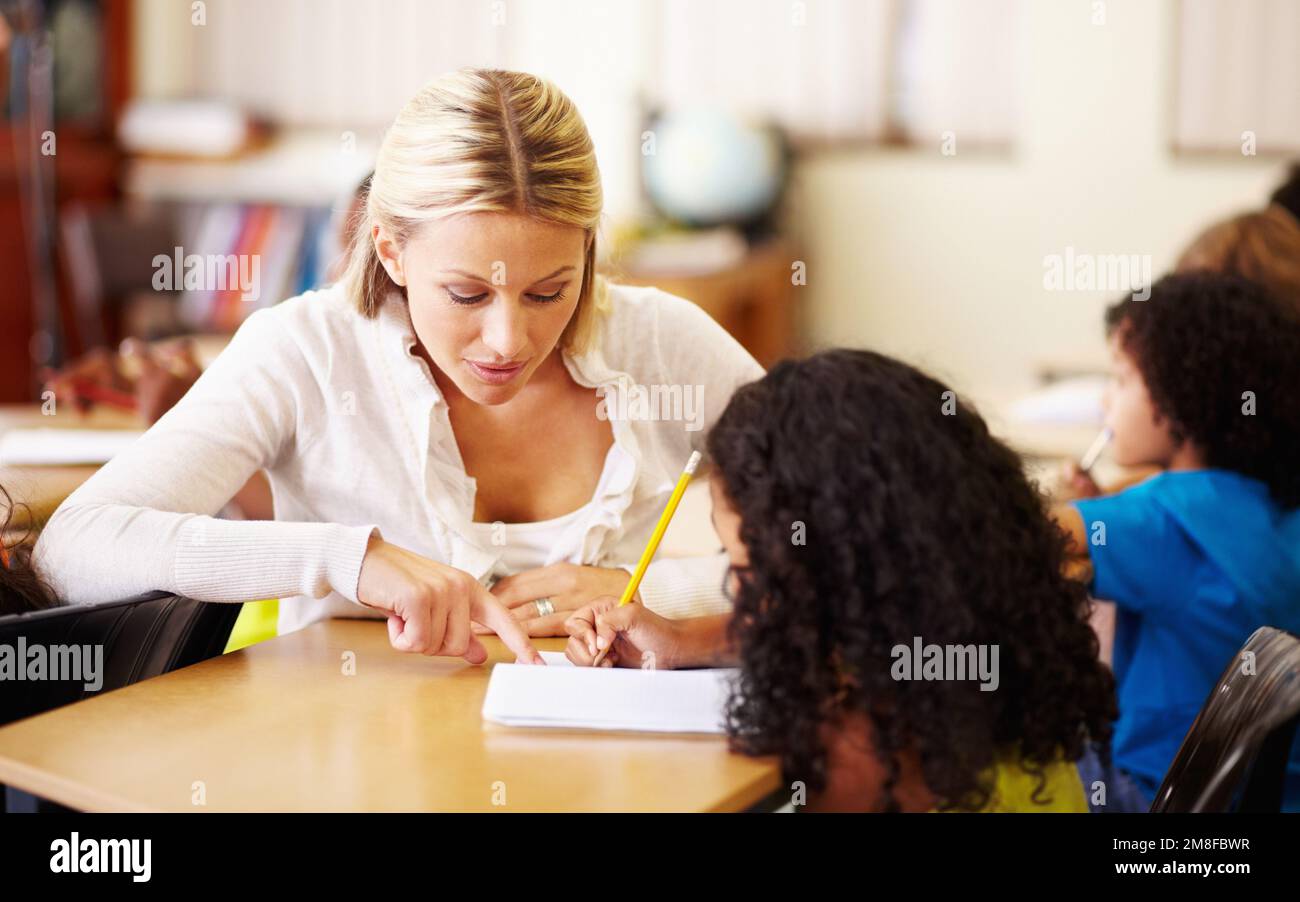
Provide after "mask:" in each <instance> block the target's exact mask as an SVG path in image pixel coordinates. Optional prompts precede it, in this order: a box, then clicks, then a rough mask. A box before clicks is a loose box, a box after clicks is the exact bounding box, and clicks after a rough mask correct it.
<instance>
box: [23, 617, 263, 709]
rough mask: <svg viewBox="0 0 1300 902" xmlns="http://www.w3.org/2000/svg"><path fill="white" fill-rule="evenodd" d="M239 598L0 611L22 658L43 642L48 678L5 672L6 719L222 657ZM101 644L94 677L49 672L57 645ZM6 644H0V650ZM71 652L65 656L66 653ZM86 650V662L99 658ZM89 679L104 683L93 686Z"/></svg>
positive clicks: (83, 663) (92, 645) (72, 646)
mask: <svg viewBox="0 0 1300 902" xmlns="http://www.w3.org/2000/svg"><path fill="white" fill-rule="evenodd" d="M239 610H240V605H238V604H216V603H205V602H201V601H194V600H193V599H189V598H181V597H178V596H176V595H169V594H167V593H165V592H153V593H150V594H148V595H141V596H138V597H136V598H129V599H126V600H124V601H116V602H110V603H107V604H96V605H59V606H56V607H52V608H47V609H45V610H42V611H35V612H30V613H25V614H11V615H8V616H6V617H0V646H8V647H9V652H8V653H9V654H11V655H13V656H14V659H13V660H15V662H16V663H17V664H19V665H22V664H24V662H23V661H18V660H17V657H18V654H19V652H20V651H22V650H26V651H27V656H28V659H29V660H30V650H31V649H32V648H33V647H35V646H41V647H42V648H43V650H44V651H43V654H44V655H45V657H46V659H47V674H48V675H47V677H46V678H45V679H39V680H30V679H22V680H18V679H0V725H2V724H6V723H9V722H11V721H14V720H18V719H20V718H23V717H30V716H32V715H34V714H40V713H42V712H44V711H48V710H50V709H52V708H57V707H59V706H60V705H66V704H70V703H72V702H75V701H78V700H80V699H82V698H87V697H90V696H94V695H99V694H100V693H103V692H110V691H112V690H113V689H120V688H122V687H123V686H129V685H130V684H132V683H135V682H138V681H140V680H145V679H148V678H149V677H153V676H158V675H159V674H162V673H167V672H168V671H171V670H176V669H177V668H179V667H186V666H188V665H190V664H196V663H198V662H199V661H203V660H206V659H208V658H212V657H216V656H217V655H219V654H221V652H222V651H223V650H224V649H225V647H226V642H227V641H228V640H229V639H230V631H231V629H233V628H234V625H235V620H236V619H237V618H238V617H239ZM77 647H81V648H83V649H84V648H89V649H91V650H92V651H91V654H92V655H93V654H95V653H96V652H94V649H96V648H97V647H100V648H102V652H99V653H98V654H100V655H101V657H100V662H101V663H100V666H99V670H100V671H101V672H99V673H97V674H94V676H95V680H93V681H92V680H88V679H84V677H85V676H86V674H82V677H83V678H82V679H51V678H50V677H53V676H65V675H66V674H65V673H53V672H50V671H49V663H50V662H52V661H53V659H54V657H55V654H56V652H55V651H54V650H55V649H60V648H62V649H74V648H77ZM4 653H5V650H3V649H0V654H4ZM65 660H66V658H65ZM92 660H93V659H92V658H89V657H84V656H83V657H81V665H82V666H83V667H85V668H87V669H89V668H90V667H92V666H93V664H92ZM88 682H97V683H100V685H99V687H98V688H97V689H87V688H86V684H87V683H88Z"/></svg>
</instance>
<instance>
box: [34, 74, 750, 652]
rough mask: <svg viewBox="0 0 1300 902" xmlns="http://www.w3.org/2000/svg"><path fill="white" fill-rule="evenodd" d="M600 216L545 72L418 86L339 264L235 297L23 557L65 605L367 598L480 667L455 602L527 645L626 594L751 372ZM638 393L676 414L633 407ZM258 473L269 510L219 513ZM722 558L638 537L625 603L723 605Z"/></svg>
mask: <svg viewBox="0 0 1300 902" xmlns="http://www.w3.org/2000/svg"><path fill="white" fill-rule="evenodd" d="M600 214H601V188H600V176H599V173H598V171H597V167H596V158H595V153H594V151H593V148H592V143H591V138H590V136H589V135H588V133H587V129H586V126H585V124H584V123H583V121H582V118H581V116H580V115H579V113H578V111H577V109H576V108H575V107H574V105H573V103H572V102H571V101H570V100H569V98H568V97H566V96H565V95H564V94H563V93H562V92H560V91H559V90H558V89H557V88H556V87H555V86H554V85H552V84H550V83H549V82H547V81H545V80H543V79H540V78H537V77H535V76H532V75H528V74H525V73H519V72H506V71H500V70H484V69H478V70H461V71H459V72H455V73H451V74H449V75H446V76H444V77H442V78H439V79H437V80H435V81H433V82H432V83H430V84H429V85H427V86H426V87H425V88H424V89H423V90H421V91H420V93H419V94H417V95H416V96H415V97H414V98H413V99H412V100H411V101H410V102H409V103H408V104H407V105H406V107H405V108H404V109H403V110H402V111H401V112H400V113H399V114H398V116H397V118H396V120H395V121H394V123H393V125H392V126H391V128H390V129H389V131H388V133H387V135H386V136H385V138H384V141H383V144H382V146H381V148H380V151H379V156H378V160H377V162H376V166H375V173H374V177H373V181H372V184H371V188H370V192H369V195H368V198H367V201H366V205H365V210H364V213H363V215H362V216H361V217H360V222H359V224H358V228H357V231H356V234H355V237H354V239H353V246H352V250H351V256H350V260H349V264H348V269H347V272H346V274H345V275H344V277H343V278H342V280H341V281H340V282H339V283H337V284H336V285H334V286H332V287H330V288H327V289H325V290H323V291H319V292H308V293H307V294H305V295H302V296H299V297H296V298H292V299H290V300H287V301H284V302H283V303H280V304H277V305H275V306H274V307H270V308H267V309H265V310H259V311H258V312H256V313H254V314H252V315H251V316H250V317H249V318H248V319H247V320H246V321H245V323H244V325H243V326H242V327H241V328H240V329H239V331H238V332H237V333H236V335H235V336H234V338H233V339H232V341H231V343H230V345H229V347H228V348H227V349H226V350H225V351H224V352H223V353H222V354H221V355H220V357H219V358H218V359H217V360H216V361H214V362H213V364H212V365H211V366H210V367H209V368H208V369H207V370H206V371H205V372H204V373H203V375H202V376H201V377H200V378H199V380H198V382H197V383H196V384H195V385H194V388H193V389H191V390H190V392H189V393H188V394H187V395H186V396H185V397H184V398H183V399H182V400H181V401H180V403H179V404H177V405H176V406H175V407H174V408H173V409H172V410H171V411H169V412H168V413H167V414H166V415H165V416H163V417H162V419H160V420H159V421H158V422H157V424H155V425H154V426H153V427H152V428H151V429H150V430H149V431H148V432H147V433H146V434H145V435H144V436H143V437H142V438H141V439H140V441H138V442H137V443H135V444H134V445H133V446H132V447H131V448H130V449H129V450H127V451H124V452H123V453H121V454H120V455H119V456H117V457H116V458H114V459H113V460H112V461H111V462H110V463H109V464H108V465H107V466H105V467H104V468H103V469H101V470H100V471H99V472H98V473H97V474H96V475H95V476H94V477H93V478H91V479H90V480H89V481H88V482H87V483H86V484H85V485H83V486H82V487H81V488H80V489H78V490H77V491H76V492H75V493H73V495H72V496H71V497H69V498H68V499H67V501H65V502H64V503H63V505H62V506H61V507H60V508H59V509H58V511H57V512H56V513H55V514H54V516H53V517H52V518H51V520H50V522H49V523H48V524H47V526H46V528H45V530H44V531H43V533H42V534H41V537H40V540H39V542H38V544H37V547H36V549H35V561H36V565H37V567H38V569H39V571H40V573H41V574H42V576H43V577H44V579H46V580H47V581H48V583H49V584H50V585H51V587H52V588H53V589H54V591H55V592H56V594H57V595H58V596H59V597H60V598H62V599H63V600H64V601H67V602H71V603H96V602H103V601H108V600H111V599H116V598H122V597H126V596H130V595H133V594H136V593H139V592H143V591H148V590H156V589H162V590H166V591H170V592H175V593H178V594H181V595H185V596H189V597H191V598H196V599H200V600H205V601H230V602H237V601H245V600H249V599H259V598H270V597H279V598H281V599H282V602H281V605H280V622H279V629H280V632H282V633H283V632H287V631H290V630H294V629H298V628H300V627H302V626H304V625H306V624H309V623H312V622H314V621H317V620H321V619H324V618H327V617H334V616H341V617H375V618H386V619H387V621H388V630H389V638H390V640H391V642H392V645H393V647H394V648H396V649H399V650H402V651H411V652H419V653H424V654H441V655H456V656H463V657H465V659H466V660H468V661H471V662H475V663H478V662H481V661H483V660H484V659H485V656H486V652H485V650H484V649H483V647H482V645H481V644H480V643H479V642H478V641H477V639H476V638H475V636H474V634H475V632H477V631H480V630H476V628H475V625H479V627H480V628H486V629H487V630H491V631H495V632H497V633H498V634H500V635H501V637H502V638H503V639H504V640H505V641H506V643H507V644H508V645H509V646H510V647H511V648H512V650H513V651H514V652H515V653H516V654H517V655H518V656H519V658H520V659H521V660H524V661H538V660H540V659H539V658H537V656H536V653H535V652H534V650H533V648H532V646H531V644H530V643H529V641H528V638H527V636H528V635H534V636H539V635H564V626H563V624H564V621H565V620H566V619H567V617H568V616H569V614H570V613H572V611H574V610H576V609H577V608H579V607H582V606H583V605H585V604H587V603H588V602H590V601H592V600H593V599H595V598H598V597H600V596H605V595H611V594H613V595H617V594H619V593H620V592H621V591H622V590H623V588H624V586H625V585H626V582H627V580H628V579H629V571H628V569H626V568H628V567H630V566H631V565H632V564H634V563H635V561H636V560H637V557H638V555H639V553H640V551H641V549H642V547H643V546H644V544H645V542H646V539H647V537H648V536H649V533H650V531H651V529H652V528H653V526H654V523H655V521H656V518H657V517H658V515H659V513H660V511H661V510H662V509H663V506H664V503H665V501H666V499H667V497H668V494H669V492H670V491H671V488H672V485H673V482H674V481H675V479H676V477H677V475H678V473H680V471H681V468H682V466H683V464H684V463H685V461H686V459H687V458H688V457H689V455H690V453H691V451H693V450H696V449H700V448H701V447H702V445H703V437H704V436H705V435H706V434H707V430H708V428H709V427H710V426H711V425H712V424H713V422H714V421H715V420H716V419H717V417H718V416H719V415H720V413H721V412H722V410H723V408H725V407H726V405H727V402H728V401H729V399H730V397H731V395H732V393H733V392H734V391H735V389H736V388H737V387H739V386H740V385H742V384H744V383H747V382H750V381H752V380H754V379H756V378H758V377H760V376H761V375H762V370H761V368H760V367H759V366H758V364H757V363H756V362H755V361H754V360H753V358H752V357H750V355H749V354H748V353H746V352H745V351H744V349H743V348H741V347H740V345H739V344H738V343H737V342H736V341H735V340H734V339H733V338H731V336H730V335H728V334H727V333H726V331H724V330H723V329H722V328H721V327H720V326H719V325H718V324H717V323H715V322H714V321H713V320H712V319H710V318H709V317H708V316H707V315H706V314H704V313H703V312H702V311H701V310H700V309H699V308H697V307H695V306H694V305H692V304H691V303H689V302H687V301H685V300H682V299H680V298H676V297H673V296H671V295H668V294H666V293H664V292H662V291H659V290H657V289H653V288H630V287H625V286H618V285H613V284H608V283H606V282H605V280H604V279H602V278H601V277H600V276H598V275H597V274H596V272H595V261H596V231H597V227H598V225H599V220H600ZM652 391H653V392H654V397H657V398H661V399H662V398H666V397H673V396H675V395H677V394H679V393H680V394H684V393H689V395H690V397H692V398H693V399H695V400H697V401H699V402H700V410H699V411H698V412H697V413H696V414H695V416H694V417H693V419H688V418H686V417H684V416H680V415H678V414H679V413H680V411H681V410H682V409H684V408H683V407H682V406H681V405H678V406H673V407H670V406H669V405H660V406H659V408H656V407H655V406H654V405H649V406H647V405H645V404H644V403H641V404H637V403H629V399H630V398H632V397H633V396H635V397H638V398H640V399H642V401H644V399H645V397H647V395H648V394H649V393H650V392H652ZM624 411H627V412H629V413H628V415H627V416H626V417H624V418H621V419H620V418H616V417H615V416H612V415H611V414H618V413H620V412H624ZM258 470H265V471H266V473H267V475H268V477H269V481H270V484H271V488H272V492H273V495H274V509H275V519H274V520H273V521H227V520H218V519H215V518H214V517H213V514H215V513H216V512H217V511H219V510H220V509H221V507H222V506H223V505H224V504H225V503H226V502H227V501H228V500H229V499H230V498H231V496H232V495H233V494H234V493H235V492H236V491H237V490H238V489H239V487H240V486H242V485H244V483H245V482H246V481H247V479H248V478H249V476H251V475H252V474H253V473H255V472H257V471H258ZM725 572H726V559H725V556H724V555H722V554H717V555H711V556H705V557H699V558H685V559H676V560H672V559H666V560H660V561H658V562H656V563H655V564H653V565H652V566H651V567H650V570H649V571H648V572H647V574H646V576H645V578H644V580H643V581H642V583H641V588H640V592H639V595H640V600H641V602H642V603H643V604H644V605H645V606H646V607H647V608H649V609H650V610H652V611H656V612H657V613H660V614H662V615H664V616H667V617H673V618H676V617H686V616H700V615H707V614H711V613H718V612H721V611H725V610H728V609H729V604H728V602H727V601H726V599H725V598H724V597H723V595H722V591H721V587H722V582H723V576H724V574H725ZM489 586H491V588H490V589H489V588H488V587H489Z"/></svg>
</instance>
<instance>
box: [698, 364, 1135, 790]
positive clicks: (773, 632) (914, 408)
mask: <svg viewBox="0 0 1300 902" xmlns="http://www.w3.org/2000/svg"><path fill="white" fill-rule="evenodd" d="M708 446H709V453H710V454H711V456H712V459H713V462H714V464H715V465H716V466H717V468H718V471H719V476H720V478H721V480H722V485H723V487H724V489H725V492H726V495H727V496H728V497H729V499H730V501H731V503H732V504H733V506H734V507H735V509H736V510H737V512H738V513H739V514H740V517H741V531H740V536H741V540H742V542H743V543H744V545H745V547H746V549H747V551H748V553H749V558H750V561H751V564H750V565H749V566H748V567H745V568H741V569H738V570H737V572H736V576H737V579H738V581H739V590H738V595H737V598H736V605H735V617H734V618H733V621H732V631H733V632H732V637H733V640H734V641H735V642H736V643H737V646H738V649H739V653H740V660H741V668H742V669H741V677H740V681H739V683H738V685H737V688H736V692H735V693H734V694H733V696H732V699H731V702H730V705H729V711H728V719H729V731H730V733H731V735H732V737H733V740H734V741H735V743H736V744H737V746H738V747H739V748H740V749H741V750H743V751H746V752H749V753H752V754H776V755H779V756H780V758H781V761H782V766H783V770H784V772H785V774H786V776H787V778H788V779H792V780H802V781H804V783H805V785H807V786H808V787H809V788H810V789H811V790H813V791H819V790H822V789H824V788H825V782H826V770H827V752H826V746H825V743H824V741H823V738H824V734H823V733H822V730H823V729H824V728H826V727H828V726H829V727H830V728H832V729H834V727H835V724H836V723H837V722H841V721H842V720H843V719H844V718H848V717H855V716H864V717H865V718H866V720H867V723H868V724H869V726H870V727H871V731H872V737H871V738H872V747H873V750H874V753H875V754H876V755H877V756H878V758H879V760H880V762H881V764H882V765H883V766H884V767H885V769H886V774H887V778H886V783H885V786H884V794H885V798H886V800H887V806H888V807H889V808H891V809H893V808H896V807H897V802H896V800H895V799H894V796H893V789H894V787H895V786H896V784H897V778H898V773H899V757H900V755H901V754H902V753H904V752H909V753H910V752H915V753H917V754H918V756H919V761H920V765H921V768H922V772H923V775H924V779H925V784H926V786H927V788H928V789H929V790H930V791H931V792H932V793H933V794H934V795H935V796H936V797H938V799H939V800H940V802H939V804H940V807H942V808H946V809H968V810H978V809H980V808H983V807H985V805H986V804H987V803H988V801H989V799H990V798H991V794H992V790H993V770H992V768H993V767H994V765H996V764H998V763H999V762H1002V761H1005V760H1007V757H1008V756H1016V757H1018V758H1019V759H1020V761H1021V762H1023V765H1024V767H1025V768H1026V770H1027V771H1028V772H1030V773H1031V774H1036V775H1037V776H1038V782H1037V788H1036V790H1035V793H1036V794H1037V793H1038V792H1041V791H1042V790H1043V788H1044V787H1045V784H1046V776H1045V773H1044V768H1045V766H1046V765H1048V764H1053V763H1056V762H1059V761H1062V760H1064V761H1074V760H1077V759H1078V758H1079V757H1080V756H1081V755H1082V753H1083V751H1084V745H1085V742H1086V741H1089V740H1095V741H1098V742H1099V743H1101V745H1102V746H1103V747H1105V748H1108V747H1109V741H1110V735H1111V722H1112V721H1113V720H1114V719H1115V717H1116V705H1115V691H1114V679H1113V677H1112V676H1111V674H1110V671H1109V670H1108V669H1107V668H1106V667H1105V666H1104V665H1103V664H1102V663H1101V662H1100V661H1099V660H1098V642H1097V637H1096V635H1095V634H1094V633H1093V631H1092V629H1091V627H1090V626H1089V624H1088V615H1089V604H1090V603H1089V600H1088V597H1087V594H1086V592H1085V590H1084V587H1083V586H1082V585H1081V584H1080V583H1077V582H1074V581H1072V580H1070V579H1068V578H1067V577H1066V576H1065V575H1064V574H1063V571H1062V567H1063V565H1064V563H1065V560H1066V555H1065V541H1066V540H1065V537H1064V535H1063V534H1062V533H1061V532H1060V531H1059V530H1058V529H1057V528H1056V526H1055V525H1054V524H1053V521H1052V520H1050V519H1049V517H1048V514H1047V511H1046V503H1045V500H1044V498H1043V497H1042V496H1040V494H1039V493H1038V491H1037V490H1036V489H1035V488H1034V487H1033V486H1032V485H1031V484H1030V483H1029V481H1028V480H1027V479H1026V477H1025V475H1024V473H1023V471H1022V469H1021V462H1020V460H1019V459H1018V458H1017V456H1016V455H1015V454H1014V453H1013V452H1011V451H1010V450H1009V449H1008V448H1007V447H1006V446H1005V445H1003V444H1002V443H1001V442H999V441H998V440H997V439H995V438H993V437H992V436H991V435H990V434H989V431H988V428H987V427H986V426H985V424H984V421H983V420H982V419H981V418H980V416H979V415H978V414H977V413H976V412H975V411H974V410H973V409H972V408H971V407H969V406H967V405H966V404H964V403H960V402H958V400H957V398H956V395H955V394H952V393H950V392H949V390H948V388H947V387H946V386H944V385H943V384H942V383H940V382H937V381H935V380H934V379H932V378H930V377H929V376H926V375H925V374H923V373H921V372H919V371H917V370H915V369H913V368H912V367H910V366H907V365H905V364H902V363H899V362H898V361H895V360H891V359H889V358H887V357H884V356H882V355H880V354H875V353H871V352H868V351H856V350H833V351H828V352H825V353H822V354H818V355H816V356H814V357H811V358H809V359H807V360H802V361H798V362H792V361H786V362H782V363H779V364H777V365H776V366H775V367H774V368H773V369H772V370H771V372H769V373H768V374H767V375H766V376H765V377H764V378H762V379H761V380H759V381H758V382H755V383H752V384H750V385H746V386H744V387H743V388H741V389H740V390H739V391H738V392H737V393H736V394H735V396H734V397H733V398H732V400H731V403H730V404H729V405H728V406H727V409H726V411H725V412H724V413H723V414H722V417H721V419H720V420H719V421H718V423H717V425H716V426H715V427H714V428H713V430H712V432H711V433H710V435H709V440H708ZM800 524H802V526H803V529H804V530H806V532H805V538H806V543H804V544H798V543H797V542H796V541H795V540H793V539H794V537H795V536H797V530H798V529H799V526H800ZM914 637H921V638H922V639H923V641H924V642H925V644H927V645H928V644H931V643H937V644H940V645H944V644H949V643H951V644H954V645H963V646H965V645H969V644H975V645H980V644H989V645H993V644H996V645H998V646H1000V648H999V655H1000V661H999V669H1000V674H999V676H1000V684H999V686H998V688H997V689H996V690H994V691H991V692H984V691H980V685H979V683H978V682H976V681H956V680H948V681H935V682H908V681H895V680H894V679H893V678H892V676H891V673H890V670H891V665H892V664H893V658H892V656H891V650H892V649H893V648H894V647H895V646H896V645H907V646H911V644H912V641H913V639H914Z"/></svg>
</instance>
